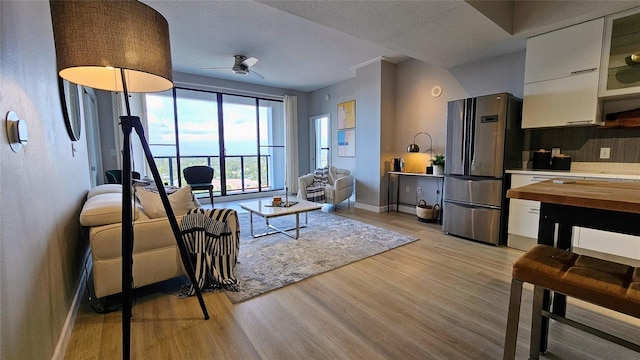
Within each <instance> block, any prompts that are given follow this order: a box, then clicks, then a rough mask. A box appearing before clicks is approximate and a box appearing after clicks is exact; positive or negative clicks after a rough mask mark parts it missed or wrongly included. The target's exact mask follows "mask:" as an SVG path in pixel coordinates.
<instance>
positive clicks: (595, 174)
mask: <svg viewBox="0 0 640 360" xmlns="http://www.w3.org/2000/svg"><path fill="white" fill-rule="evenodd" d="M506 172H507V173H508V174H522V175H533V176H536V175H538V176H557V177H563V176H565V177H585V178H598V179H620V180H638V181H640V164H638V163H586V162H585V163H580V162H576V163H572V164H571V170H570V171H563V170H547V169H545V170H534V169H512V170H507V171H506Z"/></svg>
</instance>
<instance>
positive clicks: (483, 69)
mask: <svg viewBox="0 0 640 360" xmlns="http://www.w3.org/2000/svg"><path fill="white" fill-rule="evenodd" d="M524 61H525V52H524V51H520V52H517V53H514V54H509V55H506V56H502V57H498V58H495V59H491V60H487V61H482V62H478V63H474V64H469V65H466V66H462V67H458V68H453V69H450V70H447V69H443V68H439V67H435V66H431V65H429V64H426V63H424V62H421V61H418V60H408V61H405V62H403V63H400V64H398V65H395V66H394V71H386V72H381V69H380V68H378V69H375V70H371V69H369V68H368V67H365V68H364V69H362V70H361V69H358V71H357V74H356V78H355V79H354V80H355V82H356V87H355V88H354V86H353V82H351V81H345V82H342V83H339V84H335V85H332V86H330V87H326V88H323V89H319V90H316V91H314V92H312V93H311V94H310V96H309V99H310V106H309V109H310V114H309V115H310V116H313V115H320V114H322V113H331V114H332V123H335V118H334V115H333V114H335V111H336V110H335V109H336V105H337V103H339V102H341V101H344V100H350V99H357V113H356V117H357V120H356V132H357V139H358V145H357V147H358V148H357V151H356V157H355V158H354V159H352V160H351V161H352V162H353V164H345V163H344V162H343V163H342V164H345V165H351V166H345V167H347V168H349V169H352V170H353V169H354V168H355V169H360V168H363V169H368V167H370V166H371V164H379V166H376V167H377V170H376V171H379V172H380V173H378V174H377V179H375V180H374V179H373V175H372V174H369V175H368V176H367V177H366V178H363V177H362V176H363V174H362V173H361V172H360V171H359V170H357V171H356V172H355V175H356V184H358V186H357V188H356V203H361V201H362V202H363V203H364V204H369V205H374V204H378V203H379V205H380V209H382V206H383V205H386V198H387V194H386V190H387V189H386V176H385V174H386V171H388V170H389V169H391V164H390V162H391V159H392V158H394V157H402V158H404V160H405V170H406V171H411V172H424V171H425V168H426V167H427V166H428V165H429V164H430V161H429V160H430V154H429V153H425V152H421V153H417V154H409V153H407V152H406V149H407V146H408V145H409V144H410V143H411V142H412V141H413V137H414V135H415V134H416V133H418V132H421V131H423V132H427V133H429V134H430V135H431V137H432V138H433V149H434V151H435V152H436V153H440V154H442V153H444V148H445V135H446V119H447V102H448V101H451V100H456V99H461V98H466V97H471V96H478V95H485V94H492V93H499V92H510V93H512V94H514V95H516V96H518V97H522V90H523V82H524ZM382 74H384V75H382ZM391 74H392V75H391ZM383 76H384V77H383ZM390 76H391V77H392V78H393V79H391V77H390ZM381 84H382V85H381ZM436 85H440V86H441V87H442V89H443V91H442V95H440V96H439V97H432V96H431V89H432V88H433V87H434V86H436ZM391 89H393V90H391ZM332 93H339V94H340V99H336V100H335V101H334V98H333V96H332V98H331V101H324V95H325V94H332ZM372 99H373V100H372ZM381 101H382V102H381ZM385 104H386V105H387V106H385ZM390 109H393V110H390ZM389 111H391V112H392V115H391V114H389ZM383 112H384V117H383V118H384V119H386V120H387V121H382V122H377V121H378V120H375V121H376V122H375V123H373V124H372V123H370V122H371V121H374V120H372V119H371V118H374V117H377V118H380V117H381V116H383V115H382V113H383ZM365 124H366V125H367V128H366V129H363V128H362V126H363V125H365ZM369 125H373V126H374V127H375V129H377V131H379V133H376V134H373V133H370V130H371V127H370V126H369ZM334 126H335V125H334ZM334 126H332V135H334V134H335V133H336V131H337V130H336V128H335V127H334ZM363 139H364V141H366V143H367V149H370V151H369V150H367V151H364V153H363V149H362V148H361V144H362V142H363ZM376 141H377V142H379V143H378V144H374V143H373V142H376ZM416 142H417V144H418V145H419V146H420V148H421V149H427V148H428V147H429V142H428V138H427V137H426V136H425V135H419V136H418V137H417V138H416ZM332 153H333V157H334V159H335V158H336V154H337V151H336V148H335V147H334V148H333V149H332ZM376 157H377V158H376ZM338 159H344V158H338ZM374 182H377V184H374ZM405 185H406V186H409V191H405ZM417 186H420V187H421V188H422V189H423V192H422V193H420V194H418V193H417V191H416V187H417ZM402 190H403V191H402V192H401V194H400V200H401V201H402V202H406V203H415V202H416V201H417V200H418V199H419V198H424V199H425V200H426V201H427V202H428V203H434V202H435V201H437V197H438V196H439V194H438V193H437V192H438V191H439V190H441V189H440V187H439V186H438V182H436V181H433V180H427V179H422V180H420V181H416V179H411V178H409V179H403V184H402Z"/></svg>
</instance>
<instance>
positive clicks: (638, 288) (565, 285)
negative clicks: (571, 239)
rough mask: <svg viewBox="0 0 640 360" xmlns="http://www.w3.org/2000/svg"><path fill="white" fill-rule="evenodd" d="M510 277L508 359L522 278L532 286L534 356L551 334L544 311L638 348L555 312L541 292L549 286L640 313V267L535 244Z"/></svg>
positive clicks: (514, 336)
mask: <svg viewBox="0 0 640 360" xmlns="http://www.w3.org/2000/svg"><path fill="white" fill-rule="evenodd" d="M512 278H513V279H512V285H511V299H510V302H509V315H508V320H507V334H506V341H505V353H504V359H513V358H514V357H515V347H516V340H517V331H518V321H519V313H520V300H521V296H522V283H523V282H527V283H530V284H533V285H534V306H533V315H532V325H531V343H530V354H529V356H530V359H537V358H538V354H539V349H540V347H539V345H540V337H541V336H545V337H546V335H547V334H546V333H545V334H541V330H540V328H541V325H540V324H541V317H543V316H544V317H549V318H552V319H554V320H558V321H560V322H563V323H565V324H568V325H571V326H574V327H577V328H580V329H581V330H584V331H587V332H590V333H592V334H595V335H597V336H601V337H603V338H606V339H607V340H611V341H614V342H616V343H618V344H620V345H623V346H625V347H628V348H631V349H633V350H636V351H639V350H640V346H638V345H636V344H633V343H630V342H628V341H626V340H624V339H620V338H617V337H614V336H612V335H609V334H605V333H602V332H600V331H599V330H597V329H593V328H590V327H588V326H586V325H583V324H579V323H577V322H575V321H573V320H569V319H566V318H565V317H564V314H562V315H558V314H552V313H550V312H549V311H548V310H549V304H545V305H543V291H544V290H551V291H554V292H559V293H562V294H565V295H567V296H570V297H574V298H577V299H581V300H584V301H587V302H590V303H593V304H596V305H599V306H602V307H605V308H608V309H612V310H615V311H618V312H621V313H624V314H627V315H631V316H634V317H638V318H640V269H639V268H635V267H633V266H629V265H624V264H619V263H615V262H611V261H607V260H602V259H598V258H594V257H590V256H585V255H578V254H575V253H573V252H571V251H566V250H561V249H558V248H555V247H551V246H547V245H537V246H535V247H534V248H532V249H531V250H529V251H528V252H526V253H525V254H524V255H522V256H521V257H520V258H519V259H518V260H517V261H516V262H515V263H514V264H513V271H512ZM543 307H546V308H543ZM545 343H546V339H545ZM543 351H544V349H543Z"/></svg>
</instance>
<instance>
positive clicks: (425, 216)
mask: <svg viewBox="0 0 640 360" xmlns="http://www.w3.org/2000/svg"><path fill="white" fill-rule="evenodd" d="M416 215H417V216H418V220H420V221H424V222H435V221H437V220H438V215H440V205H438V204H435V205H427V202H426V201H424V200H420V201H418V205H416Z"/></svg>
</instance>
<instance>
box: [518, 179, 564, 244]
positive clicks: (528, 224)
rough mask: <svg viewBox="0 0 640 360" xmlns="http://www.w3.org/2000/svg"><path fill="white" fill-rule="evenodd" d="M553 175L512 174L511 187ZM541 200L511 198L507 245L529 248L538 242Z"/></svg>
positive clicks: (538, 180)
mask: <svg viewBox="0 0 640 360" xmlns="http://www.w3.org/2000/svg"><path fill="white" fill-rule="evenodd" d="M553 178H554V177H551V176H532V175H520V174H512V175H511V188H512V189H513V188H517V187H521V186H525V185H529V184H533V183H537V182H540V181H545V180H549V179H553ZM539 221H540V202H538V201H531V200H520V199H511V200H509V218H508V222H507V246H509V247H512V248H516V249H520V250H525V251H527V250H529V249H531V248H532V247H533V246H535V245H536V244H537V242H538V223H539Z"/></svg>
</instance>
